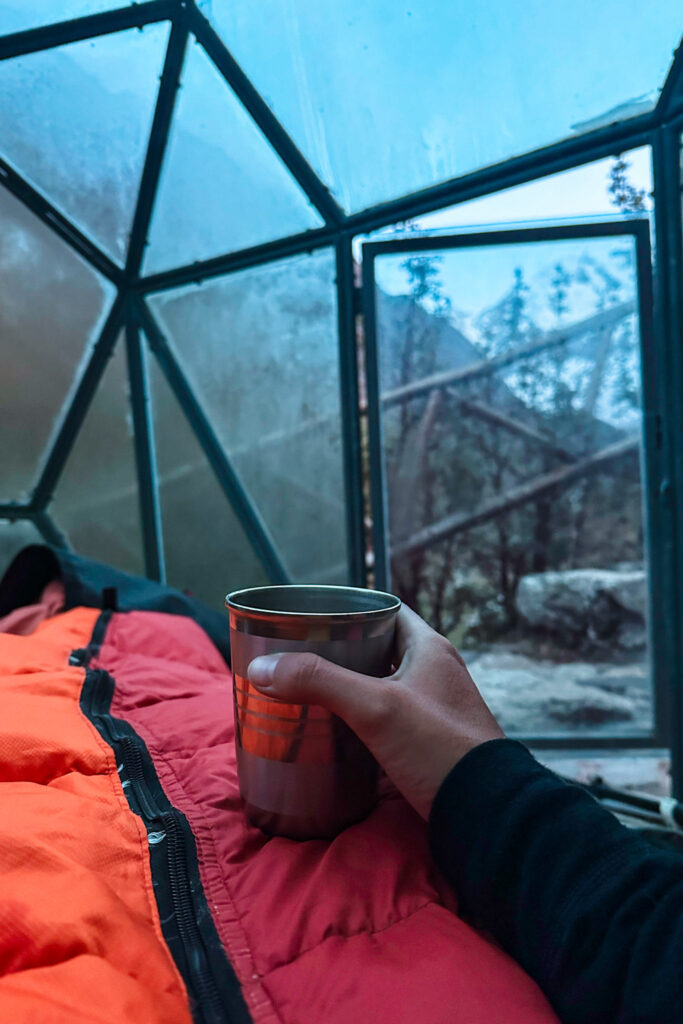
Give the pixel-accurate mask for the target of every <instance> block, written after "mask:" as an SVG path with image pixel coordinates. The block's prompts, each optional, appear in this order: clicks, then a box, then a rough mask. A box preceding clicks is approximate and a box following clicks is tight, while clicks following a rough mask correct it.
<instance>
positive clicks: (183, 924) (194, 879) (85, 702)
mask: <svg viewBox="0 0 683 1024" xmlns="http://www.w3.org/2000/svg"><path fill="white" fill-rule="evenodd" d="M110 618H111V612H102V614H101V615H100V616H99V618H98V620H97V624H96V626H95V629H94V632H93V637H92V640H91V643H90V644H89V645H88V647H86V648H82V649H80V650H78V651H74V652H73V653H72V656H71V659H70V660H71V663H72V664H78V665H83V666H84V667H86V675H85V682H84V684H83V689H82V691H81V709H82V711H83V713H84V714H85V715H86V717H87V718H88V719H89V720H90V721H91V722H92V723H93V725H94V726H95V728H96V729H97V731H98V732H99V734H100V736H102V738H103V739H104V740H105V742H106V743H108V744H109V746H110V747H111V748H112V750H113V752H114V756H115V757H116V764H117V766H118V771H119V777H120V779H121V784H122V786H123V791H124V793H125V794H126V798H127V800H128V804H129V806H130V808H131V810H132V811H133V812H134V813H135V814H137V815H138V816H139V817H140V818H142V820H143V822H144V825H145V828H146V830H147V841H148V846H149V858H150V867H151V873H152V884H153V886H154V895H155V897H156V902H157V908H158V911H159V918H160V921H161V929H162V932H163V935H164V939H165V940H166V943H167V945H168V947H169V949H170V951H171V955H172V956H173V959H174V960H175V963H176V966H177V968H178V970H179V972H180V974H181V976H182V978H183V981H184V983H185V987H186V989H187V993H188V997H189V1002H190V1009H191V1011H192V1016H193V1019H194V1021H195V1024H251V1016H250V1014H249V1011H248V1009H247V1005H246V1003H245V1001H244V996H243V995H242V990H241V988H240V984H239V981H238V980H237V976H236V975H235V971H234V969H233V967H232V964H231V963H230V961H229V960H228V958H227V956H226V954H225V950H224V948H223V944H222V942H221V940H220V937H219V935H218V932H217V931H216V926H215V924H214V922H213V918H212V916H211V911H210V910H209V905H208V902H207V899H206V895H205V893H204V888H203V886H202V882H201V878H200V874H199V863H198V859H197V847H196V845H195V841H194V836H193V834H192V830H191V828H190V825H189V823H188V821H187V818H186V817H185V815H184V814H182V813H181V812H180V811H179V810H177V808H175V807H173V805H172V804H171V803H170V802H169V800H168V798H167V796H166V794H165V793H164V791H163V788H162V786H161V783H160V782H159V778H158V776H157V773H156V771H155V769H154V763H153V761H152V758H151V756H150V754H149V751H148V750H147V747H146V745H145V743H144V741H143V740H142V739H141V737H140V736H138V734H137V733H136V732H135V730H134V729H133V728H132V727H131V726H130V725H129V724H128V723H127V722H124V721H123V720H122V719H120V718H115V717H114V716H113V715H111V713H110V708H111V701H112V697H113V694H114V679H113V677H112V676H111V675H110V674H109V673H108V672H105V671H104V670H103V669H91V668H89V667H88V665H89V662H90V659H91V658H92V657H93V655H94V654H95V652H96V651H97V650H99V647H100V645H101V643H102V641H103V640H104V635H105V633H106V629H107V625H108V623H109V619H110Z"/></svg>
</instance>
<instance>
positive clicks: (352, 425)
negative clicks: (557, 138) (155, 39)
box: [0, 0, 683, 760]
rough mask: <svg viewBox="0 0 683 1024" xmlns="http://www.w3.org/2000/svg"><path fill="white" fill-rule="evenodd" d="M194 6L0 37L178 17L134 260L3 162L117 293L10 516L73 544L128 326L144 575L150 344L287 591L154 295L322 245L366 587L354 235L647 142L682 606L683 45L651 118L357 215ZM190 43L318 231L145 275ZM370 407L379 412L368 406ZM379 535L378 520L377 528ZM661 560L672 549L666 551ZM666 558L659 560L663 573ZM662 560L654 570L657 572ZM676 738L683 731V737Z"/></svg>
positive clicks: (147, 7) (662, 481)
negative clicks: (68, 470)
mask: <svg viewBox="0 0 683 1024" xmlns="http://www.w3.org/2000/svg"><path fill="white" fill-rule="evenodd" d="M200 7H201V5H199V4H197V3H195V2H194V0H148V2H144V3H140V4H134V5H131V6H128V7H123V8H119V9H114V10H110V11H105V12H103V13H99V14H94V15H89V16H85V17H80V18H74V19H71V20H68V21H63V22H60V23H57V24H52V25H47V26H44V27H39V28H32V29H28V30H26V31H21V32H17V33H14V34H11V35H5V36H4V37H0V60H9V59H12V58H17V57H21V56H23V55H27V54H32V53H37V52H39V51H43V50H48V49H52V48H55V47H59V46H64V45H67V44H70V43H75V42H78V41H82V40H88V39H95V38H99V37H102V36H107V35H109V34H112V33H117V32H121V31H123V30H126V29H135V28H142V27H143V26H147V25H152V24H155V23H160V22H168V23H170V34H169V38H168V44H167V48H166V54H165V59H164V65H163V71H162V74H161V78H160V82H159V88H158V94H157V98H156V105H155V110H154V116H153V120H152V127H151V131H150V135H149V139H148V143H147V148H146V156H145V159H144V165H143V170H142V175H141V178H140V183H139V189H138V194H137V201H136V204H135V210H134V215H133V219H132V226H131V230H130V236H129V239H128V244H127V252H126V258H125V264H124V265H123V266H119V265H118V264H117V263H116V261H115V260H114V259H112V258H111V256H110V255H108V254H107V252H106V251H105V250H104V248H103V247H102V246H100V245H98V244H96V243H95V241H94V240H93V239H92V238H91V237H89V236H88V234H87V232H84V231H83V230H82V229H81V228H79V227H78V226H77V225H76V224H75V223H73V222H72V220H71V219H70V218H69V217H67V216H65V214H64V213H63V212H62V211H61V210H60V209H59V208H58V207H57V205H54V204H53V203H52V202H51V201H50V199H49V198H48V197H47V195H45V194H43V192H42V191H40V190H39V189H37V188H36V187H35V186H34V185H32V184H30V183H29V181H27V180H26V178H25V177H24V176H23V175H22V168H21V167H14V166H12V165H11V164H10V162H8V161H6V160H5V159H0V185H2V186H3V187H4V188H5V189H7V190H9V191H10V192H11V193H12V194H13V195H14V196H15V197H16V198H17V199H18V200H20V202H21V203H23V204H24V205H25V206H26V207H28V209H30V210H31V211H32V212H33V213H34V214H35V215H36V216H37V217H38V218H39V219H40V220H41V221H42V222H43V223H44V224H45V225H46V226H47V227H48V228H49V229H50V230H51V231H53V232H54V233H55V234H56V235H58V236H59V237H60V238H61V239H62V240H63V241H64V242H65V243H66V244H67V245H68V246H69V247H70V248H71V249H73V250H74V251H75V252H76V253H78V254H79V255H80V256H81V257H82V258H83V259H84V260H86V261H87V262H88V263H89V264H90V265H91V266H92V267H93V268H95V269H96V270H97V271H98V272H99V273H100V274H101V275H103V276H104V277H105V278H106V279H108V281H110V282H111V283H112V284H113V285H114V287H115V289H116V295H115V298H114V300H113V303H112V305H111V308H110V309H109V311H108V314H107V316H106V319H105V321H104V324H103V326H102V328H101V330H100V332H99V336H98V337H97V338H96V340H95V342H94V344H93V345H92V347H91V348H90V350H89V355H88V359H87V362H85V363H84V365H83V366H82V367H81V368H80V370H79V376H78V379H77V380H76V382H75V387H74V390H73V393H72V395H71V397H70V400H69V402H68V404H67V405H66V407H65V408H64V409H63V410H62V413H61V415H60V418H59V421H58V425H57V429H56V430H55V432H54V434H53V437H52V439H51V441H50V444H49V447H48V450H47V452H46V454H45V457H44V460H43V464H42V467H41V469H40V473H39V475H38V479H37V480H36V482H35V485H34V486H33V488H32V491H31V494H30V498H29V499H28V500H26V501H13V502H6V503H5V504H2V505H0V519H8V520H20V519H26V520H29V521H31V522H33V523H34V524H35V526H36V527H37V528H38V530H39V531H40V532H41V533H42V535H43V536H44V537H45V538H46V540H48V541H49V542H50V543H53V544H57V545H63V544H65V543H67V542H66V539H65V537H64V536H63V534H62V533H61V531H60V529H59V527H58V525H57V524H56V523H55V521H54V520H53V518H52V516H51V513H50V503H51V500H52V498H53V495H54V492H55V488H56V487H57V484H58V482H59V480H60V477H61V475H62V472H63V470H64V467H65V465H66V462H67V459H68V457H69V454H70V452H71V450H72V448H73V446H74V444H75V442H76V439H77V438H78V436H79V432H80V430H81V427H82V426H83V423H84V420H85V418H86V415H87V413H88V411H89V409H90V407H91V404H92V402H93V399H94V398H95V395H96V391H97V388H98V386H99V384H100V383H101V381H102V378H103V375H104V372H105V369H106V367H107V364H108V362H109V360H110V358H111V356H112V354H113V352H114V349H115V346H116V344H117V339H118V337H119V333H120V331H121V330H123V331H124V332H125V347H126V352H127V367H128V377H129V385H130V399H131V409H132V418H133V425H134V441H135V456H136V466H137V480H138V492H139V503H140V519H141V528H142V540H143V546H144V560H145V569H146V572H147V574H148V575H149V576H150V577H152V578H156V579H164V575H165V571H164V545H163V538H162V525H161V510H160V499H159V480H158V472H157V455H156V445H155V438H154V424H153V420H152V417H151V413H150V386H149V380H148V377H149V367H148V365H147V360H146V347H145V342H144V339H146V342H147V345H148V346H149V349H150V350H151V352H152V353H153V356H154V358H155V359H156V363H157V364H158V366H159V367H160V368H161V370H162V371H163V375H164V377H165V380H166V381H167V383H168V385H170V388H171V390H172V392H173V394H174V395H175V397H176V399H177V401H178V403H179V404H180V406H181V408H182V410H183V412H184V414H185V416H186V418H187V420H188V422H189V424H190V426H191V428H192V430H193V432H194V434H195V436H196V438H197V440H198V441H199V444H200V446H201V449H202V451H203V453H204V456H205V458H206V459H207V461H208V463H209V465H210V466H211V469H212V471H213V473H214V474H215V477H216V480H217V481H218V484H219V486H220V488H221V490H222V492H223V493H224V495H225V497H226V498H227V500H228V501H229V503H230V505H231V506H232V509H233V510H234V513H235V516H236V518H237V520H238V521H239V523H240V525H241V527H242V528H243V530H244V533H245V535H246V537H247V539H248V541H249V542H250V544H251V546H252V548H253V550H254V552H255V555H256V557H257V559H258V561H259V562H260V564H261V566H262V567H263V569H264V571H265V573H266V575H267V576H268V578H269V579H271V580H272V581H273V582H287V581H288V580H289V579H290V573H289V571H288V568H287V566H286V559H285V558H284V557H283V556H282V554H281V552H280V551H279V549H278V545H277V543H276V542H275V540H274V539H273V536H272V534H271V532H270V530H269V528H268V526H267V524H266V522H265V521H264V518H263V516H262V515H261V513H260V511H259V508H258V507H257V505H256V503H255V502H254V500H253V498H252V496H251V495H250V492H249V488H248V487H247V486H245V484H244V482H243V480H242V479H241V477H240V474H239V472H238V471H237V469H236V467H235V464H234V461H233V460H232V459H231V457H230V455H229V453H228V452H227V451H226V448H225V446H224V444H223V443H222V442H221V439H220V438H219V436H218V434H217V432H216V430H215V428H214V425H213V424H212V420H211V416H210V415H209V413H208V411H207V409H206V407H205V405H204V403H203V401H202V398H201V396H200V394H199V393H198V391H197V389H196V387H195V386H194V385H193V383H192V382H191V381H190V380H189V379H188V376H187V374H186V372H185V370H184V368H183V365H182V363H181V362H180V361H179V359H178V357H177V353H176V352H175V350H174V346H173V344H172V342H170V341H169V339H168V337H167V333H166V332H165V330H164V327H163V325H162V324H161V323H160V321H159V318H158V317H157V316H156V314H155V312H154V310H153V309H152V308H151V306H150V302H149V301H148V300H149V297H150V296H152V295H156V294H160V293H163V292H167V291H170V290H172V289H176V288H179V287H181V286H184V285H190V284H193V283H197V282H204V281H209V280H211V279H214V278H219V277H223V276H225V275H229V274H231V273H235V272H238V271H242V270H246V269H248V268H255V267H259V266H265V265H268V264H270V263H273V262H274V261H277V260H281V259H285V258H287V257H293V256H296V255H297V254H305V253H311V252H316V251H318V250H322V249H331V250H333V251H334V259H335V266H336V280H335V290H336V317H337V332H338V342H339V350H338V354H339V386H340V392H341V403H340V417H341V428H342V441H343V445H342V450H343V477H344V491H345V512H346V538H347V541H346V550H347V554H348V570H347V571H345V572H344V573H343V575H344V577H345V578H346V579H347V580H348V581H350V582H354V583H357V584H364V583H366V582H367V565H366V557H365V552H366V524H365V522H364V511H365V503H364V492H363V488H364V468H363V445H362V438H361V433H362V415H361V413H360V411H359V373H358V348H357V336H356V318H357V315H358V313H359V312H360V298H359V295H360V292H359V287H358V281H357V279H356V278H357V273H356V266H355V262H354V254H353V248H352V244H353V240H354V238H356V237H358V236H360V235H365V234H367V233H370V232H372V231H375V230H376V229H379V228H383V227H386V226H388V225H392V224H396V223H400V222H403V221H405V220H406V219H408V218H414V217H417V216H419V215H421V214H425V213H428V212H431V211H434V210H437V209H439V208H442V207H445V206H448V205H453V204H455V203H460V202H465V201H467V200H470V199H473V198H476V197H479V196H484V195H487V194H490V193H493V192H496V191H500V190H502V189H506V188H509V187H511V186H514V185H518V184H521V183H524V182H529V181H532V180H534V179H537V178H540V177H543V176H547V175H550V174H555V173H558V172H560V171H564V170H567V169H570V168H573V167H577V166H579V165H581V164H585V163H588V162H591V161H594V160H598V159H601V158H603V157H606V156H610V155H613V154H616V153H620V152H622V151H625V150H628V149H632V148H635V147H637V146H641V145H649V146H651V147H652V152H653V161H654V191H655V248H656V253H657V259H656V266H655V293H656V294H655V298H656V332H657V333H656V337H657V347H658V353H659V360H660V364H661V365H660V373H661V375H662V378H663V380H664V381H665V382H666V383H665V387H664V389H663V390H664V391H665V392H666V394H667V395H668V399H667V403H666V407H665V408H663V409H662V413H661V416H662V422H661V424H660V425H659V427H658V429H659V430H660V433H661V454H660V456H659V458H660V465H658V467H657V468H656V472H655V473H654V478H655V479H656V480H657V481H658V487H659V488H660V490H661V502H662V507H663V515H662V521H661V550H660V551H658V552H653V553H652V554H653V556H654V562H653V564H654V565H655V569H656V572H657V573H658V574H659V579H660V584H658V585H661V586H662V587H663V588H664V589H667V588H668V591H669V592H671V594H670V606H671V607H672V608H674V607H679V609H680V606H679V605H676V600H677V599H676V597H675V596H674V593H673V592H674V591H675V590H676V584H675V578H674V577H675V574H674V567H677V569H678V572H679V573H680V575H679V578H683V544H682V543H681V537H680V527H679V526H678V525H677V523H676V514H675V510H676V508H677V502H679V501H680V498H681V495H683V453H682V452H681V449H680V444H678V443H677V438H680V437H681V436H683V402H682V401H681V398H680V395H681V394H682V393H683V365H682V364H683V355H682V347H683V345H682V341H681V339H682V337H683V334H682V332H683V326H682V325H683V312H682V309H681V306H682V292H683V287H682V279H683V258H682V256H681V173H680V133H681V130H682V129H683V53H682V52H681V50H680V49H679V52H678V54H677V56H676V59H675V61H674V63H673V65H672V68H671V71H670V73H669V75H668V78H667V80H666V83H665V85H664V87H663V89H662V90H661V94H660V96H659V99H658V102H657V104H656V107H654V109H652V110H649V111H647V112H645V113H639V114H637V115H636V116H631V114H630V113H626V114H625V115H624V119H619V116H617V115H615V119H614V120H613V121H611V122H610V123H608V124H605V125H602V126H600V127H596V128H588V129H587V130H585V131H582V132H581V133H580V134H577V135H575V136H573V137H572V138H570V139H565V140H563V141H561V142H558V143H555V144H552V145H549V146H546V147H544V148H541V149H537V150H534V151H533V152H530V153H527V154H524V155H521V156H516V157H513V158H511V159H509V160H506V161H504V162H501V163H498V164H495V165H493V166H486V167H484V168H482V169H479V170H475V171H472V172H471V173H467V174H464V175H460V176H458V177H455V178H451V179H449V180H447V181H443V182H440V183H438V184H435V185H431V186H429V187H426V188H423V189H421V190H419V191H416V192H412V193H410V194H407V195H405V196H403V197H401V198H398V199H390V200H387V201H385V202H381V203H378V204H376V205H373V206H370V207H367V208H365V209H362V210H360V211H357V212H347V211H346V210H345V209H343V208H342V206H341V205H340V203H339V202H338V201H337V199H336V198H335V197H334V195H333V194H332V192H331V191H330V189H329V188H328V187H327V185H326V184H325V182H324V181H323V180H322V178H321V176H320V174H319V173H317V172H316V170H314V168H313V166H312V165H311V163H310V162H309V160H307V159H306V157H305V156H304V155H303V153H302V151H301V149H300V148H299V147H298V146H297V144H296V143H295V142H294V141H293V139H292V137H291V136H290V135H289V134H288V132H287V131H286V130H285V128H284V127H283V125H282V123H281V122H280V121H279V120H278V118H277V117H276V115H275V114H274V112H273V110H272V109H271V107H270V106H269V104H268V103H267V102H266V101H265V99H264V98H263V97H262V96H261V95H260V93H259V92H258V91H257V89H256V88H255V87H254V85H253V84H252V82H251V81H250V80H249V78H248V77H247V75H246V74H245V73H244V71H243V70H242V68H241V67H240V65H239V64H238V62H237V61H236V60H235V58H234V57H233V55H232V54H231V52H230V50H229V49H228V47H227V46H226V43H225V41H224V40H223V38H221V35H220V34H219V33H218V31H217V30H216V29H215V27H213V25H212V24H211V22H210V20H209V19H207V18H206V17H205V16H204V14H203V13H202V10H201V9H200ZM191 39H194V40H196V42H197V43H198V44H199V46H200V47H201V48H202V50H203V51H204V53H205V54H206V56H207V57H208V58H209V60H210V61H211V62H212V64H213V65H214V67H215V68H216V69H217V71H218V72H219V74H220V75H221V76H222V78H223V79H224V81H225V83H226V84H227V86H228V87H229V88H230V89H231V90H232V92H233V93H234V95H235V96H236V97H237V99H238V100H239V102H240V103H241V104H242V106H243V107H244V109H245V110H246V111H247V113H248V114H249V116H250V117H251V119H252V120H253V122H254V124H255V125H256V126H257V127H258V129H259V131H260V132H261V133H262V134H263V136H264V137H265V139H266V140H267V142H268V144H269V145H270V147H272V150H273V151H274V153H275V154H277V156H278V158H279V159H280V161H281V162H282V164H283V165H284V167H285V168H286V169H287V171H288V172H289V174H290V175H291V177H292V179H293V180H294V181H295V182H296V183H297V184H298V186H299V187H300V189H301V190H302V191H303V193H305V195H306V196H307V198H308V201H309V202H310V204H311V206H312V208H313V209H314V210H315V211H316V212H317V215H318V217H319V218H320V221H321V226H319V227H314V228H311V229H310V230H305V231H301V232H298V233H295V234H290V235H289V236H287V237H284V238H278V239H275V240H273V241H267V242H264V243H260V244H256V245H252V246H249V247H247V248H241V249H239V250H237V251H230V252H227V253H225V254H222V255H218V256H211V257H209V258H207V259H202V260H198V261H194V262H192V263H189V264H185V265H182V266H177V267H174V268H172V269H167V270H161V271H155V272H152V273H147V272H145V270H144V269H143V259H144V253H145V247H146V245H147V241H148V235H149V230H150V224H151V219H152V212H153V208H154V203H155V199H156V197H157V193H158V189H159V182H160V175H161V171H162V164H163V161H164V157H165V153H166V150H167V147H168V143H169V134H170V131H171V127H172V124H173V118H174V109H175V104H176V95H177V91H178V86H179V83H180V78H181V72H182V69H183V61H184V58H185V54H186V50H187V46H188V42H189V41H190V40H191ZM370 412H371V414H372V410H370ZM371 468H372V473H373V479H374V480H375V483H376V485H377V486H381V480H379V479H378V478H379V477H380V476H381V467H379V466H378V465H374V466H373V467H371ZM375 526H376V530H377V528H378V527H379V529H380V530H381V529H382V526H383V524H381V523H380V524H375ZM665 552H666V553H667V554H665ZM660 563H661V564H660ZM657 565H659V568H657ZM680 622H681V615H680V611H679V614H678V618H677V622H675V623H673V624H672V628H671V630H669V631H668V633H667V637H666V644H667V650H668V651H669V652H670V655H669V660H670V664H671V665H672V666H674V668H673V669H672V679H673V677H674V676H675V677H676V680H677V682H675V680H674V682H675V685H673V683H672V687H671V693H673V694H674V695H675V696H674V697H673V698H671V700H673V701H674V703H673V704H669V703H668V702H669V699H670V695H669V696H667V697H666V700H665V699H664V698H662V707H664V706H665V704H666V706H667V707H671V708H672V712H673V718H674V719H675V720H676V721H678V722H681V721H682V720H683V711H682V709H681V707H679V703H680V701H681V696H680V695H681V691H682V690H683V682H682V679H683V677H682V676H681V653H680V652H681V650H682V649H683V639H682V636H681V634H682V632H683V630H682V629H681V625H680ZM679 731H680V730H679ZM673 742H674V756H675V758H678V759H679V760H680V759H681V753H680V749H678V753H677V752H676V751H677V745H678V748H681V746H682V745H683V741H682V740H681V739H680V737H679V738H677V737H676V736H674V738H673Z"/></svg>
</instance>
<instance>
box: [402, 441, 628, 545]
mask: <svg viewBox="0 0 683 1024" xmlns="http://www.w3.org/2000/svg"><path fill="white" fill-rule="evenodd" d="M638 443H639V439H638V438H637V437H630V438H627V439H626V440H624V441H619V442H618V443H617V444H613V445H610V446H609V447H607V448H603V449H602V451H599V452H596V453H595V454H594V455H591V456H589V457H588V458H586V459H582V460H581V462H577V463H575V464H574V465H573V466H565V467H563V468H562V469H556V470H553V471H552V472H551V473H544V474H543V475H542V476H538V477H536V478H535V480H531V481H530V482H529V483H526V484H523V485H522V486H520V487H515V488H514V489H513V490H510V491H508V492H507V494H503V495H501V497H499V498H496V499H495V500H493V501H490V502H487V503H486V504H484V505H482V506H481V507H480V508H479V509H477V510H475V511H474V512H467V513H458V514H456V515H452V516H447V517H446V518H445V519H441V520H440V521H439V522H437V523H433V524H432V525H431V526H425V527H424V528H423V529H421V530H418V532H417V533H415V534H413V536H412V537H409V538H408V539H407V540H404V541H399V542H398V543H397V544H396V545H394V547H393V548H392V551H391V557H392V559H394V558H397V559H398V558H405V557H406V556H409V555H415V554H417V553H419V552H423V551H425V550H427V549H428V548H430V547H432V546H433V545H434V544H437V543H438V542H440V541H443V540H446V539H447V538H449V537H453V536H454V535H455V534H457V533H462V532H463V530H469V529H471V528H472V527H473V526H481V525H482V523H486V522H489V521H490V520H491V519H496V518H497V517H498V516H501V515H504V514H505V513H506V512H510V511H512V509H515V508H518V507H519V506H520V505H525V504H527V502H529V501H532V500H534V499H536V498H540V497H542V496H543V495H545V494H550V493H552V492H553V491H555V490H558V489H559V488H561V487H567V486H568V485H569V484H571V483H574V481H575V480H580V479H582V478H583V477H585V476H588V475H590V474H594V473H597V472H599V471H600V470H601V469H603V468H604V467H605V466H606V465H608V464H609V463H611V462H615V461H616V460H618V459H621V458H623V457H624V456H625V455H628V454H630V453H631V452H634V451H636V450H637V448H638Z"/></svg>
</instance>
